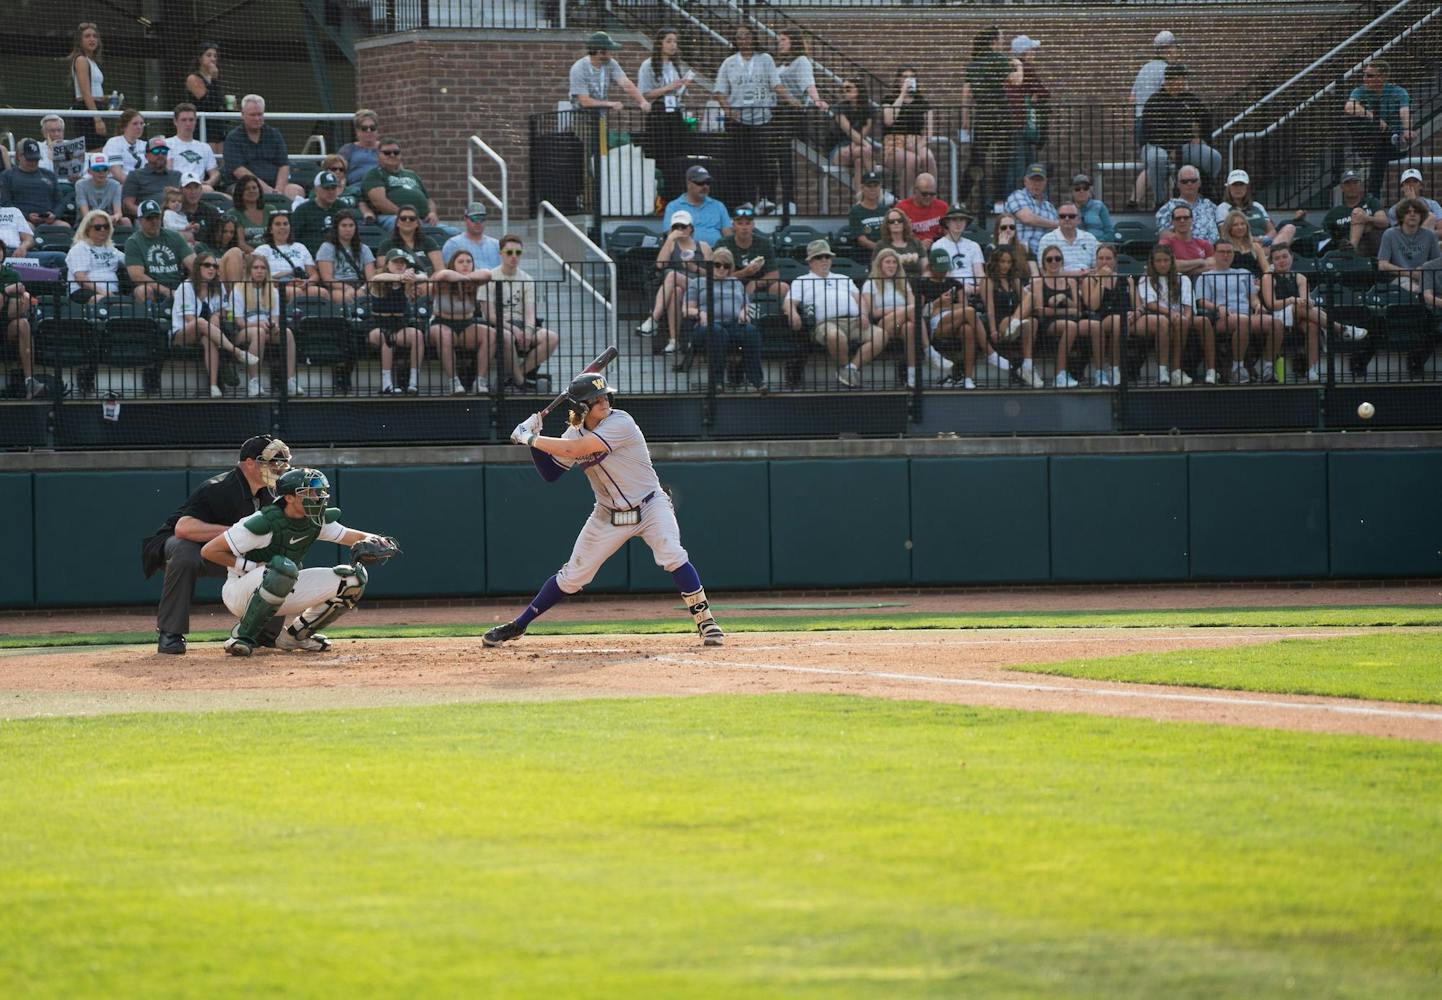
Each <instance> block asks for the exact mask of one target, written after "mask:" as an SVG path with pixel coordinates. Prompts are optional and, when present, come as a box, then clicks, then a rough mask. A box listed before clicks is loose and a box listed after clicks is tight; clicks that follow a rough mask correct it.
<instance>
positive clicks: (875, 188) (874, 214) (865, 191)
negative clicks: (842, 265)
mask: <svg viewBox="0 0 1442 1000" xmlns="http://www.w3.org/2000/svg"><path fill="white" fill-rule="evenodd" d="M885 218H886V209H885V208H884V207H883V206H882V204H881V171H880V170H868V171H866V172H865V173H863V174H862V175H861V196H860V197H859V198H857V199H856V204H855V205H852V206H851V214H850V216H849V217H848V219H847V220H846V225H847V229H849V230H850V232H851V238H852V240H853V241H855V243H856V245H857V246H859V247H862V248H864V249H865V250H866V251H867V253H868V255H869V254H871V253H872V252H874V251H875V250H876V248H877V246H879V245H880V243H881V239H882V233H881V222H882V220H883V219H885Z"/></svg>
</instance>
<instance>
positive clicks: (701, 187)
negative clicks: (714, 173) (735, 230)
mask: <svg viewBox="0 0 1442 1000" xmlns="http://www.w3.org/2000/svg"><path fill="white" fill-rule="evenodd" d="M711 180H712V178H711V171H709V170H707V169H706V168H705V167H704V166H702V165H701V164H699V163H695V164H692V165H691V166H690V167H688V168H686V193H685V194H680V195H677V196H676V197H675V198H672V199H671V200H670V201H669V202H667V203H666V210H665V211H664V212H663V213H662V217H663V218H664V219H665V220H666V228H667V229H668V230H669V229H670V228H671V219H672V216H673V215H675V213H677V212H685V213H686V214H687V215H689V216H690V217H691V224H692V225H694V226H695V227H696V233H695V236H696V238H697V239H698V240H700V241H701V242H702V243H705V244H706V245H707V246H712V247H714V246H715V245H716V244H717V243H719V242H721V237H723V236H730V235H731V213H730V212H728V211H727V210H726V206H725V205H723V204H722V203H721V202H720V201H719V200H718V199H716V198H713V197H711Z"/></svg>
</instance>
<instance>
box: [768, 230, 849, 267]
mask: <svg viewBox="0 0 1442 1000" xmlns="http://www.w3.org/2000/svg"><path fill="white" fill-rule="evenodd" d="M827 235H828V234H826V233H824V232H822V231H821V230H819V229H817V228H815V227H814V226H808V225H804V224H802V223H799V222H796V223H792V224H791V225H789V226H787V227H786V228H784V229H778V230H776V232H775V233H774V234H773V235H772V237H771V243H772V245H773V246H774V247H776V253H777V254H778V255H779V256H782V257H791V258H793V259H794V260H800V261H804V260H805V259H806V244H808V243H810V242H811V241H812V240H824V239H827ZM833 249H835V248H834V247H833Z"/></svg>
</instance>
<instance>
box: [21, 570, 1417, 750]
mask: <svg viewBox="0 0 1442 1000" xmlns="http://www.w3.org/2000/svg"><path fill="white" fill-rule="evenodd" d="M653 600H654V599H653ZM954 606H955V604H954V602H953V607H954ZM452 617H453V618H454V615H453V616H452ZM1366 631H1368V630H1365V629H1276V628H1269V629H1248V628H1217V629H1205V630H1198V629H1134V628H1129V629H1026V630H1015V629H968V630H936V631H896V632H830V633H827V632H822V633H756V632H750V633H743V634H739V635H735V636H732V637H730V638H729V639H728V642H727V645H726V646H724V647H722V648H719V649H715V648H713V649H704V648H702V647H701V646H700V645H699V644H698V643H697V640H696V639H695V637H694V636H682V635H663V636H615V635H608V636H584V635H580V636H565V637H558V636H528V637H526V638H523V639H522V640H520V641H519V642H517V643H514V644H512V645H509V646H506V647H503V648H500V649H486V648H485V647H484V646H482V644H481V642H480V640H479V639H427V640H415V639H365V640H338V641H337V642H336V644H335V647H334V648H333V649H332V650H331V651H330V652H329V653H325V654H312V655H307V654H300V653H289V654H286V653H278V652H275V651H273V650H262V651H260V652H259V653H258V654H257V655H256V656H254V657H252V658H250V659H237V658H235V657H230V656H227V655H225V653H224V652H223V650H222V649H221V647H220V646H219V644H215V643H201V644H194V645H192V647H191V650H190V652H189V653H188V654H187V655H185V656H184V657H171V656H161V655H159V654H157V653H155V652H154V647H153V646H148V645H147V646H121V647H100V648H95V649H89V650H77V649H74V648H68V649H54V650H46V651H35V650H26V651H18V650H17V651H13V652H7V653H3V654H0V718H12V719H13V718H26V717H35V716H45V715H90V714H107V713H114V712H143V711H216V710H227V709H241V708H270V709H311V708H338V707H369V706H384V705H418V704H436V703H450V702H466V701H496V700H540V699H558V698H579V697H605V696H619V697H630V696H685V695H700V694H719V693H731V694H735V693H739V694H766V693H773V692H805V693H834V694H851V695H862V696H869V697H879V698H898V699H920V700H928V701H937V702H947V703H955V704H968V705H986V706H996V707H1004V708H1015V709H1023V710H1027V711H1058V712H1082V713H1090V714H1096V715H1107V716H1120V717H1129V718H1144V719H1155V720H1159V721H1167V722H1205V723H1220V724H1225V725H1238V726H1261V727H1273V728H1281V729H1294V730H1304V731H1312V732H1332V733H1357V734H1365V735H1373V736H1387V737H1394V738H1400V739H1412V740H1426V741H1432V742H1442V709H1439V708H1437V707H1436V706H1421V705H1399V704H1392V703H1382V702H1363V701H1355V700H1349V699H1340V698H1317V697H1307V696H1300V695H1265V694H1252V693H1242V692H1228V691H1215V690H1204V689H1195V688H1180V687H1161V686H1152V685H1138V684H1112V683H1107V682H1102V681H1091V680H1075V679H1069V678H1060V677H1049V676H1044V675H1040V674H1034V673H1028V672H1024V671H1016V670H1015V669H1005V668H1008V667H1011V668H1015V667H1017V666H1025V665H1027V664H1038V663H1048V662H1056V661H1059V660H1066V659H1075V658H1078V657H1083V656H1086V657H1101V656H1118V655H1125V654H1130V653H1141V652H1163V651H1166V650H1174V649H1217V648H1225V647H1230V646H1237V645H1243V644H1254V643H1266V642H1274V641H1277V640H1280V639H1287V638H1327V637H1334V636H1344V635H1359V634H1363V633H1365V632H1366Z"/></svg>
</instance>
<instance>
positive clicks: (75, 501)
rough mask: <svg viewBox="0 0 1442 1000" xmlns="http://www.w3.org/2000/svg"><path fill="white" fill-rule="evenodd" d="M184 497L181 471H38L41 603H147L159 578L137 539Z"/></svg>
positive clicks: (154, 594) (37, 562)
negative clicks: (143, 559)
mask: <svg viewBox="0 0 1442 1000" xmlns="http://www.w3.org/2000/svg"><path fill="white" fill-rule="evenodd" d="M184 499H185V472H184V470H181V469H174V470H166V471H163V472H37V473H36V474H35V543H36V553H35V555H36V559H35V599H36V601H37V603H39V604H42V605H76V604H146V603H150V602H153V601H156V600H158V599H159V597H160V582H161V576H160V574H159V573H157V574H156V575H154V576H152V577H151V578H150V579H149V580H146V579H144V578H143V577H142V576H141V572H140V543H141V541H142V540H143V539H144V538H146V537H147V536H149V535H152V534H154V533H155V529H156V528H158V527H159V526H160V525H161V524H162V523H163V522H164V521H165V518H166V517H167V516H168V515H169V514H170V512H171V511H172V510H174V509H175V508H176V507H178V506H179V505H180V503H181V502H182V501H183V500H184Z"/></svg>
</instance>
